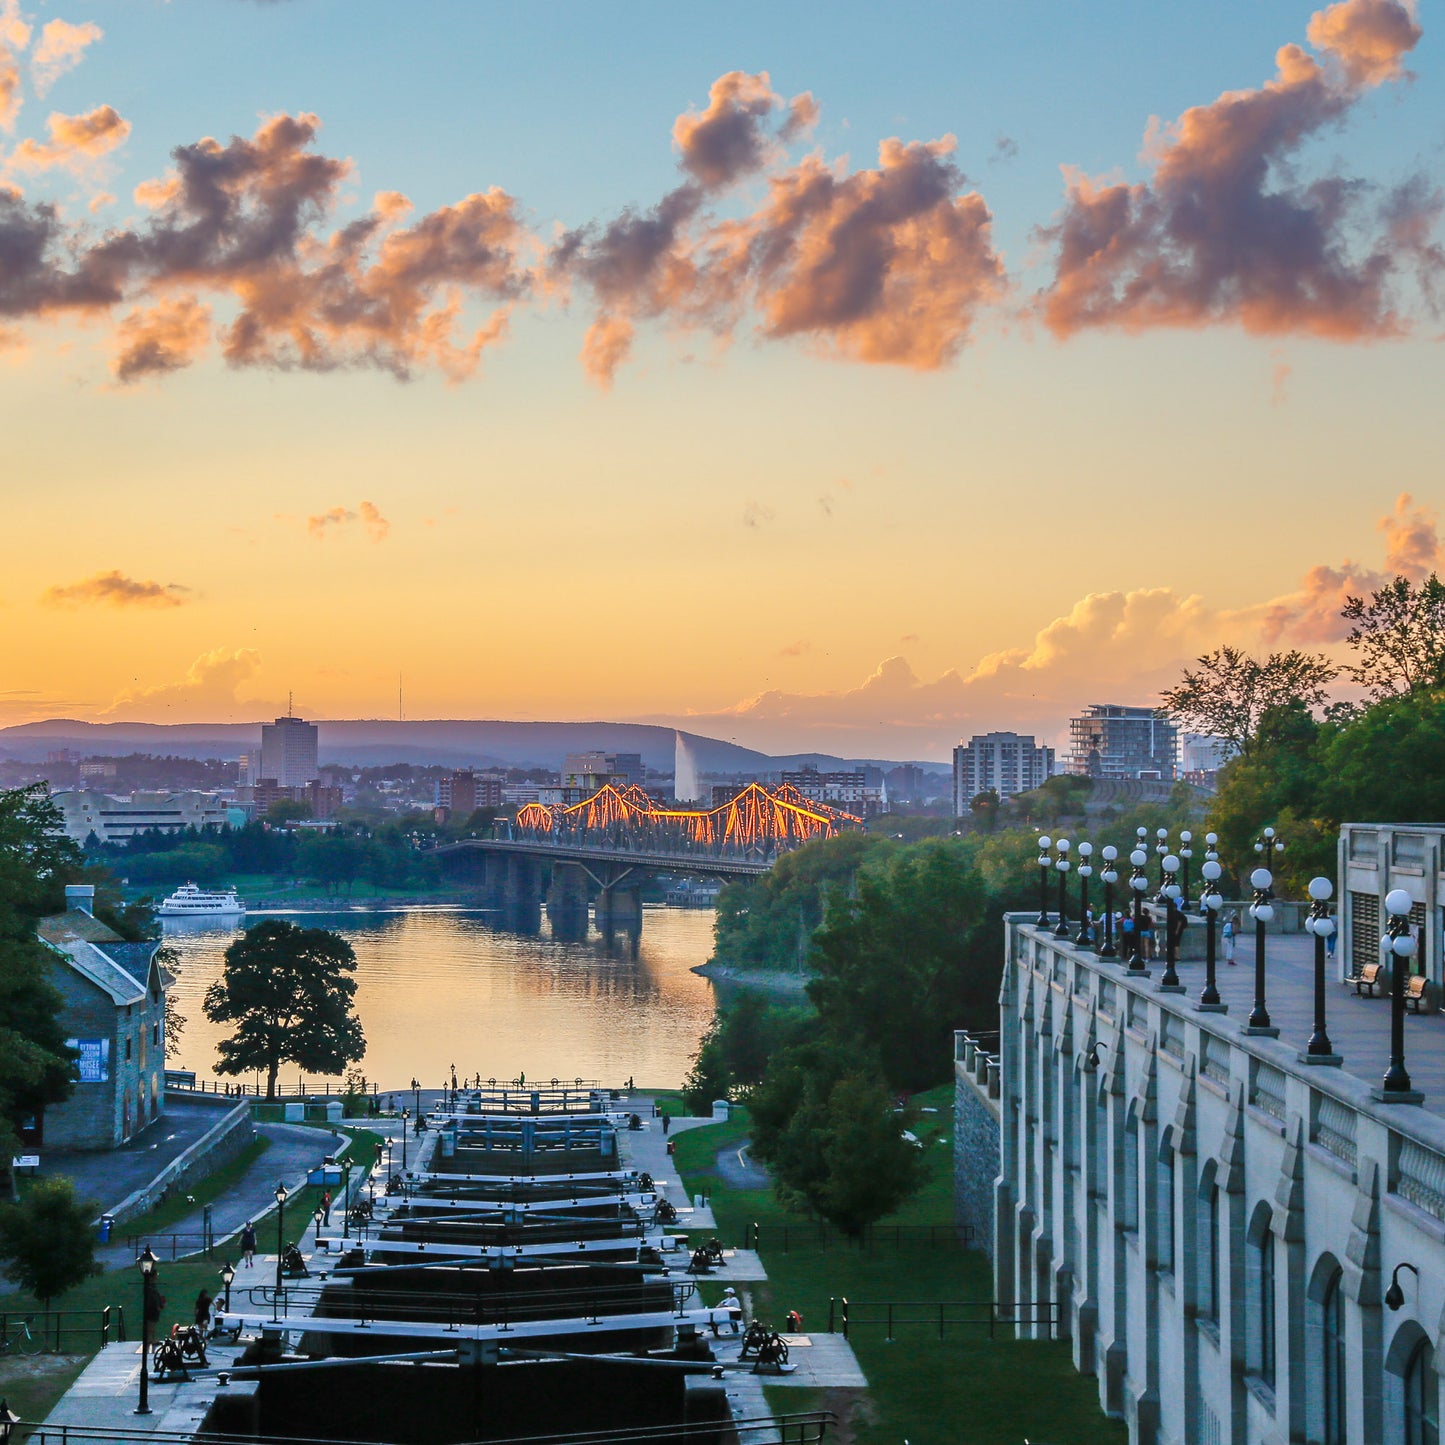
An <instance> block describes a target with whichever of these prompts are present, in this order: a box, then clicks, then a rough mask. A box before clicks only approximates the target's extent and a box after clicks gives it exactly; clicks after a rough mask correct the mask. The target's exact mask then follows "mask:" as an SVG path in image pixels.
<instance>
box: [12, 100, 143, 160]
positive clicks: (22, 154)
mask: <svg viewBox="0 0 1445 1445" xmlns="http://www.w3.org/2000/svg"><path fill="white" fill-rule="evenodd" d="M46 128H47V129H48V130H49V132H50V140H49V141H48V142H42V141H37V140H23V141H21V142H20V144H19V145H18V146H16V147H15V150H14V152H13V153H12V155H11V157H10V162H9V163H10V165H12V166H14V167H15V168H16V169H17V170H24V171H44V170H51V169H53V168H54V167H56V166H66V167H69V168H70V169H71V170H79V169H81V168H82V167H83V166H85V165H86V164H88V163H89V162H91V161H95V160H99V159H100V157H101V156H104V155H108V154H109V153H110V152H111V151H113V150H115V148H116V147H117V146H119V145H122V144H123V143H124V142H125V139H126V137H127V136H128V135H129V134H130V122H129V121H128V120H126V119H125V118H124V117H123V116H121V115H120V114H118V113H117V112H116V110H115V108H114V107H113V106H109V105H98V106H96V108H95V109H94V110H92V111H87V112H86V113H85V114H84V115H62V114H61V113H60V112H59V111H56V112H54V113H52V115H51V116H50V118H49V120H47V121H46Z"/></svg>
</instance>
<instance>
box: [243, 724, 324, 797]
mask: <svg viewBox="0 0 1445 1445" xmlns="http://www.w3.org/2000/svg"><path fill="white" fill-rule="evenodd" d="M318 736H319V734H318V732H317V729H316V725H315V724H314V723H309V722H303V721H302V720H301V719H300V718H299V717H278V718H277V719H276V721H275V722H273V723H262V724H261V766H260V768H259V769H258V777H261V778H272V779H274V780H275V781H276V782H277V783H278V784H279V785H280V786H281V787H283V788H304V787H305V786H306V784H307V783H314V782H315V781H316V777H317V773H318V768H317V766H316V746H317V739H318Z"/></svg>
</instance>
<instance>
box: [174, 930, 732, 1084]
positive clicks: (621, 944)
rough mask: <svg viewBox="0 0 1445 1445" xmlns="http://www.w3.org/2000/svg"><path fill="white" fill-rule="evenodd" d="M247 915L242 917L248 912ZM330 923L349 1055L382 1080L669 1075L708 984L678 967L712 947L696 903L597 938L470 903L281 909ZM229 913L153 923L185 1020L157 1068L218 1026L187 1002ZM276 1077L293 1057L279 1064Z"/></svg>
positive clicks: (702, 1013)
mask: <svg viewBox="0 0 1445 1445" xmlns="http://www.w3.org/2000/svg"><path fill="white" fill-rule="evenodd" d="M260 916H261V915H258V914H251V915H249V916H248V918H247V919H246V920H245V921H246V922H249V923H255V922H256V921H257V920H258V918H259V917H260ZM281 916H285V917H288V918H290V919H291V920H292V921H293V922H297V923H301V924H304V925H306V926H308V927H322V928H331V929H334V930H336V931H337V932H338V933H341V934H343V935H344V936H345V937H346V939H347V940H348V941H349V942H350V944H351V946H352V948H354V949H355V950H356V959H357V969H356V981H357V990H356V1008H357V1013H358V1014H359V1016H360V1018H361V1024H362V1028H363V1029H364V1030H365V1031H366V1039H367V1052H366V1057H365V1059H363V1060H362V1062H361V1064H360V1065H359V1067H360V1069H361V1070H362V1072H363V1073H365V1074H366V1076H367V1077H368V1078H369V1079H378V1080H380V1082H381V1085H382V1088H383V1089H387V1088H392V1089H395V1088H398V1087H399V1086H401V1085H402V1084H404V1083H405V1082H406V1081H408V1080H410V1079H411V1078H412V1077H413V1075H415V1076H416V1077H417V1078H419V1079H421V1080H422V1081H423V1082H424V1083H425V1084H427V1086H428V1087H437V1086H440V1085H441V1084H442V1082H443V1081H444V1077H445V1075H446V1072H447V1070H448V1069H449V1067H450V1066H451V1065H452V1064H455V1065H456V1068H457V1072H458V1073H459V1074H476V1073H478V1072H480V1073H481V1075H482V1077H483V1078H490V1077H496V1078H512V1077H515V1076H516V1075H517V1074H519V1073H525V1074H526V1076H527V1077H528V1078H529V1079H536V1078H542V1079H546V1078H552V1077H554V1076H555V1077H558V1078H576V1077H579V1076H580V1077H582V1078H587V1079H599V1080H602V1081H604V1082H606V1083H609V1084H619V1083H621V1082H622V1081H624V1080H625V1079H627V1078H628V1077H629V1076H631V1077H633V1078H635V1079H636V1080H637V1082H638V1083H639V1084H648V1085H654V1086H658V1087H667V1086H675V1085H677V1084H679V1083H681V1082H682V1079H683V1078H684V1076H685V1075H686V1074H687V1071H688V1068H689V1065H690V1062H691V1057H692V1054H693V1052H694V1051H695V1050H696V1048H697V1042H698V1039H699V1037H700V1036H701V1034H702V1032H703V1031H704V1029H706V1028H707V1026H708V1023H709V1022H710V1021H711V1019H712V1014H713V1007H714V995H713V990H712V985H711V984H710V983H709V982H708V981H707V980H706V979H703V978H699V977H698V975H697V974H695V973H692V972H690V970H691V969H692V967H693V966H694V965H695V964H699V963H702V962H704V961H705V960H706V959H707V957H708V954H709V953H710V952H711V948H712V922H713V914H712V912H711V910H708V909H673V908H665V907H661V906H650V907H648V908H647V910H646V917H645V921H644V923H643V927H642V933H641V937H640V939H634V938H630V937H629V936H628V935H627V934H625V933H624V934H619V935H616V936H615V937H614V939H613V940H612V942H611V943H610V944H609V943H608V942H606V941H604V940H603V939H601V938H600V937H598V936H597V934H596V933H595V932H594V933H592V934H591V935H590V937H589V938H588V939H586V940H582V941H576V940H570V939H562V938H557V937H554V936H553V934H552V932H551V929H550V927H549V926H548V924H547V923H546V922H545V921H544V922H543V923H542V925H541V928H540V929H539V930H538V931H537V932H536V933H531V934H519V933H512V932H507V931H505V930H503V929H502V928H500V927H498V926H496V925H495V923H494V922H493V920H492V917H491V916H490V915H488V914H485V913H480V912H464V911H456V910H450V909H407V910H402V911H397V912H388V913H372V912H365V913H363V912H350V913H329V914H323V913H306V914H301V913H295V914H286V915H281ZM239 931H240V930H239V928H237V927H233V926H230V925H228V924H221V925H216V924H209V925H208V924H206V923H205V922H204V921H203V920H199V919H181V920H172V919H167V920H165V936H166V942H167V944H169V945H170V947H171V948H173V949H174V950H175V952H176V954H177V956H178V959H179V962H178V964H177V966H176V974H177V980H176V984H175V987H174V989H173V991H172V996H173V998H174V999H175V1002H176V1004H177V1006H178V1007H179V1009H180V1011H181V1013H183V1014H184V1015H185V1017H186V1027H185V1031H184V1033H183V1034H182V1035H181V1039H180V1042H179V1044H177V1045H175V1046H174V1047H172V1048H171V1049H169V1050H168V1057H167V1063H168V1064H169V1066H170V1067H172V1068H193V1069H195V1070H196V1071H197V1073H198V1074H200V1075H201V1076H202V1077H210V1076H211V1070H212V1066H213V1064H214V1061H215V1048H216V1043H217V1040H218V1039H220V1038H221V1037H223V1036H224V1034H225V1033H226V1032H227V1030H226V1029H224V1028H223V1027H221V1026H219V1025H216V1024H213V1023H211V1022H210V1021H209V1020H208V1019H207V1018H206V1016H205V1014H204V1012H203V1011H202V1008H201V1002H202V999H203V998H204V996H205V992H206V989H207V988H208V987H209V986H210V984H211V982H212V981H213V980H214V979H216V978H217V977H218V976H219V975H220V972H221V965H222V955H223V954H224V952H225V950H226V947H227V945H228V944H230V942H231V941H232V939H233V938H235V937H236V936H237V934H238V933H239ZM285 1073H286V1076H287V1077H288V1078H289V1077H290V1075H291V1073H292V1069H291V1067H290V1066H289V1065H288V1066H286V1067H285Z"/></svg>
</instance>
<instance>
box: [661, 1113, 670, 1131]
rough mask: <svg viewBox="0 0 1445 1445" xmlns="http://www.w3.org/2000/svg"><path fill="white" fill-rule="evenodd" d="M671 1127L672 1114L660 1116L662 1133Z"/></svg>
mask: <svg viewBox="0 0 1445 1445" xmlns="http://www.w3.org/2000/svg"><path fill="white" fill-rule="evenodd" d="M671 1128H672V1115H671V1114H664V1115H663V1116H662V1132H663V1133H664V1134H666V1133H667V1131H668V1130H669V1129H671Z"/></svg>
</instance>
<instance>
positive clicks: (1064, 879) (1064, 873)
mask: <svg viewBox="0 0 1445 1445" xmlns="http://www.w3.org/2000/svg"><path fill="white" fill-rule="evenodd" d="M1054 852H1055V854H1056V855H1057V857H1056V858H1055V860H1054V870H1055V871H1056V872H1057V873H1058V875H1059V921H1058V922H1057V923H1056V924H1055V925H1054V937H1055V938H1067V937H1068V936H1069V914H1068V906H1069V899H1068V893H1067V891H1066V890H1067V888H1068V883H1069V840H1068V839H1067V838H1056V839H1055V840H1054Z"/></svg>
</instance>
